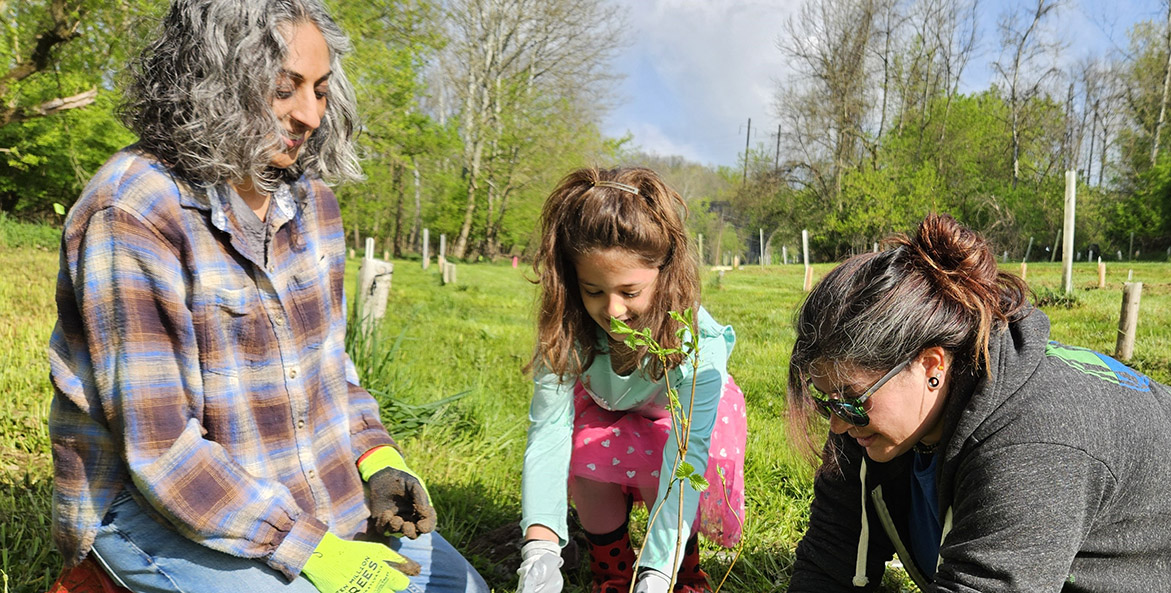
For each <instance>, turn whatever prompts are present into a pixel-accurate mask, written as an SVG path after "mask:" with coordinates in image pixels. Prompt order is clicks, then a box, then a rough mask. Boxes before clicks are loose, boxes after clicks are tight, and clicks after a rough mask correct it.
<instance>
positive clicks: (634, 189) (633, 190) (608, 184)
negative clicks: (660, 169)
mask: <svg viewBox="0 0 1171 593" xmlns="http://www.w3.org/2000/svg"><path fill="white" fill-rule="evenodd" d="M593 186H594V187H612V188H614V189H620V190H622V191H624V192H629V193H632V194H634V195H636V196H637V195H638V188H637V187H634V186H633V185H626V184H625V183H618V182H617V181H605V180H598V181H594V182H593Z"/></svg>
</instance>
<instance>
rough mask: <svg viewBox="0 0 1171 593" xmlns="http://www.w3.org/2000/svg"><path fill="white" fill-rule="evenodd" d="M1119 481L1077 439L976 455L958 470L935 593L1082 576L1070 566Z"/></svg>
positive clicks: (1015, 587) (1026, 587)
mask: <svg viewBox="0 0 1171 593" xmlns="http://www.w3.org/2000/svg"><path fill="white" fill-rule="evenodd" d="M1113 487H1114V477H1113V474H1112V473H1111V472H1110V470H1109V468H1108V467H1107V466H1106V465H1105V464H1104V463H1103V462H1102V461H1100V460H1098V459H1095V458H1093V457H1091V456H1090V455H1089V454H1087V453H1086V452H1085V451H1083V450H1081V449H1078V448H1075V447H1071V446H1069V445H1064V444H1053V443H1023V444H1013V445H1009V446H1004V447H999V448H996V449H995V450H993V451H988V452H981V453H980V454H979V455H970V456H969V460H968V461H965V462H964V463H963V464H962V465H961V466H960V468H959V469H958V472H957V477H956V487H955V492H956V496H955V502H954V503H953V506H952V509H951V511H950V512H948V517H947V518H946V519H945V522H944V539H943V545H942V546H941V548H940V551H939V554H940V559H941V563H940V566H939V569H938V571H937V572H936V575H935V579H936V582H935V585H934V586H933V587H932V588H930V589H929V591H938V592H943V591H955V592H959V591H965V592H969V591H981V592H1001V591H1004V592H1007V591H1029V592H1044V591H1054V592H1056V591H1061V590H1062V587H1063V586H1064V585H1065V583H1067V582H1070V583H1072V582H1078V581H1077V575H1073V574H1070V566H1071V564H1072V563H1073V559H1074V556H1075V555H1076V554H1077V553H1078V550H1079V548H1080V547H1081V545H1082V542H1083V541H1085V537H1086V535H1087V534H1088V533H1089V532H1090V528H1091V527H1092V525H1093V522H1094V520H1095V517H1096V516H1097V509H1098V508H1099V507H1100V506H1101V505H1102V504H1103V502H1104V501H1105V500H1107V499H1108V497H1109V493H1110V491H1111V490H1112V489H1113ZM949 520H950V521H949ZM948 523H951V525H950V531H949V529H948V528H949V525H948ZM1104 552H1105V551H1104ZM1090 588H1091V589H1092V588H1093V587H1090ZM1107 589H1109V587H1107Z"/></svg>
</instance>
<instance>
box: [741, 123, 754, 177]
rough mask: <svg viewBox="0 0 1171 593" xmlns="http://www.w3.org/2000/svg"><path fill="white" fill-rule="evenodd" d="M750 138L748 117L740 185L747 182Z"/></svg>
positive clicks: (750, 131) (750, 126)
mask: <svg viewBox="0 0 1171 593" xmlns="http://www.w3.org/2000/svg"><path fill="white" fill-rule="evenodd" d="M751 140H752V118H751V117H750V118H748V133H746V134H744V179H743V180H741V181H740V187H744V184H746V183H748V143H749V142H750V141H751Z"/></svg>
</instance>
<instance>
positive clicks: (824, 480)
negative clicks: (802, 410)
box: [789, 434, 894, 593]
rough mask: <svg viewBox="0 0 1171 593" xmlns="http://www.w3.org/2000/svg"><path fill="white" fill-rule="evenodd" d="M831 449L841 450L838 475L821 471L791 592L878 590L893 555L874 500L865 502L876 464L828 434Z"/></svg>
mask: <svg viewBox="0 0 1171 593" xmlns="http://www.w3.org/2000/svg"><path fill="white" fill-rule="evenodd" d="M831 446H833V447H835V448H836V449H837V450H838V459H839V463H840V471H835V470H827V469H823V470H821V471H818V473H817V477H816V478H815V479H814V481H813V503H812V504H811V505H810V507H809V528H808V529H807V530H806V532H805V535H804V536H803V537H802V538H801V541H800V542H799V543H798V544H797V559H796V561H795V563H794V566H793V576H792V579H791V580H790V581H789V591H790V593H802V592H811V593H826V592H828V593H833V592H842V593H846V592H849V593H859V592H864V591H875V590H877V589H878V586H879V584H880V583H881V582H882V575H883V572H884V571H885V570H886V561H887V560H890V558H891V557H892V556H893V555H894V546H893V545H892V544H891V542H890V539H889V538H888V537H887V536H886V534H885V533H884V531H883V529H882V525H881V523H880V522H879V519H878V517H877V515H876V514H875V510H874V506H873V503H872V502H871V501H870V500H869V498H870V497H869V496H866V498H865V499H864V498H863V472H864V471H869V470H870V469H872V467H873V466H874V465H877V464H874V463H873V462H871V461H869V460H866V459H865V456H864V455H863V454H862V450H861V449H860V448H859V447H857V446H856V445H854V444H853V443H851V442H847V441H846V439H843V438H842V437H841V436H839V435H834V434H831V435H830V437H829V440H828V441H827V442H826V448H827V449H828V448H829V447H831ZM864 468H865V469H864ZM864 526H865V530H866V534H865V535H864V534H863V529H864ZM859 564H861V565H862V566H864V567H865V568H864V570H863V571H861V573H862V574H859V570H858V568H859Z"/></svg>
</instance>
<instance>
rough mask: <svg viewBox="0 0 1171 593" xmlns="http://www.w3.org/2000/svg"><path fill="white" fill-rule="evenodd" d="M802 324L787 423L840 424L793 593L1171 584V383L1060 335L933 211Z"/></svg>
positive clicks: (968, 234) (834, 275)
mask: <svg viewBox="0 0 1171 593" xmlns="http://www.w3.org/2000/svg"><path fill="white" fill-rule="evenodd" d="M889 243H890V246H891V248H890V249H888V250H886V251H883V252H880V253H867V254H863V255H858V256H855V257H852V258H850V259H848V260H846V261H845V262H844V263H843V264H841V265H840V266H838V267H837V268H836V269H834V270H833V271H832V272H830V274H829V275H828V276H826V277H825V279H823V280H822V281H821V282H820V283H819V284H818V285H817V287H816V288H815V289H814V290H813V292H812V293H810V295H809V297H808V299H807V300H806V301H805V303H804V304H803V305H802V306H801V309H800V311H799V312H798V314H797V318H796V330H797V341H796V343H795V344H794V346H793V356H792V358H791V360H790V366H789V385H788V386H789V394H788V403H789V413H790V416H791V419H792V422H791V424H790V428H791V430H792V433H793V435H794V436H796V437H798V438H801V439H803V440H804V441H805V442H807V443H808V444H810V445H812V446H813V447H814V448H813V449H811V451H813V452H816V450H817V448H820V444H819V443H813V442H809V439H808V436H807V435H810V434H813V431H811V428H812V427H811V422H812V421H813V420H814V419H816V418H817V415H820V416H821V417H824V418H827V419H828V420H829V430H830V434H829V437H828V439H827V441H826V442H825V444H824V448H822V450H821V458H822V463H821V467H820V469H819V470H818V472H817V475H816V478H815V481H814V499H813V503H812V507H811V509H810V519H809V528H808V531H807V532H806V534H805V536H804V537H803V538H802V540H801V542H800V544H799V545H798V547H797V559H796V563H795V566H794V570H793V576H792V580H791V582H790V588H789V591H791V592H799V591H818V592H824V591H831V592H832V591H869V590H874V589H876V588H877V587H878V586H879V583H880V582H881V581H882V576H883V571H884V569H885V564H886V562H887V561H888V560H890V559H891V557H892V555H893V554H895V553H897V554H898V555H899V558H900V560H901V561H902V563H903V566H904V567H905V568H906V570H907V573H908V574H909V575H910V576H911V578H912V579H913V580H914V581H915V583H916V584H917V585H918V586H919V587H920V589H921V590H923V591H1152V590H1156V589H1160V588H1165V587H1166V583H1167V578H1168V575H1171V528H1169V526H1171V496H1168V495H1167V485H1168V484H1171V455H1168V454H1167V452H1168V451H1171V391H1169V390H1168V388H1167V387H1166V386H1164V385H1161V384H1159V383H1156V382H1154V381H1152V380H1150V379H1148V378H1147V377H1145V376H1143V375H1142V374H1140V373H1138V372H1136V371H1134V370H1132V369H1130V368H1127V367H1126V366H1124V365H1122V364H1121V363H1119V362H1118V361H1116V360H1114V359H1112V358H1110V357H1108V356H1105V355H1102V354H1098V353H1096V352H1093V351H1090V350H1085V349H1082V348H1075V347H1071V346H1065V345H1062V344H1059V343H1057V342H1052V341H1050V339H1049V319H1048V318H1047V317H1046V316H1045V314H1044V313H1042V312H1041V311H1040V310H1038V309H1035V308H1033V306H1032V305H1031V304H1030V303H1029V301H1028V297H1027V294H1028V287H1027V286H1026V285H1025V283H1024V282H1023V281H1022V280H1021V279H1020V278H1017V277H1016V276H1012V275H1009V274H1006V273H1003V272H999V271H998V270H997V267H996V260H995V255H994V254H993V252H992V251H991V249H990V248H989V246H988V244H987V243H986V242H985V241H984V240H983V238H981V237H980V236H979V235H977V234H976V233H974V232H972V231H971V230H969V229H967V228H965V227H963V226H962V225H960V224H959V223H958V222H956V221H955V219H953V218H952V217H950V216H948V215H931V216H928V217H927V219H926V220H924V221H923V222H922V224H921V225H920V226H919V229H918V232H917V234H916V235H915V236H913V237H905V236H898V237H895V238H893V239H892V240H891V241H890V242H889Z"/></svg>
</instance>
